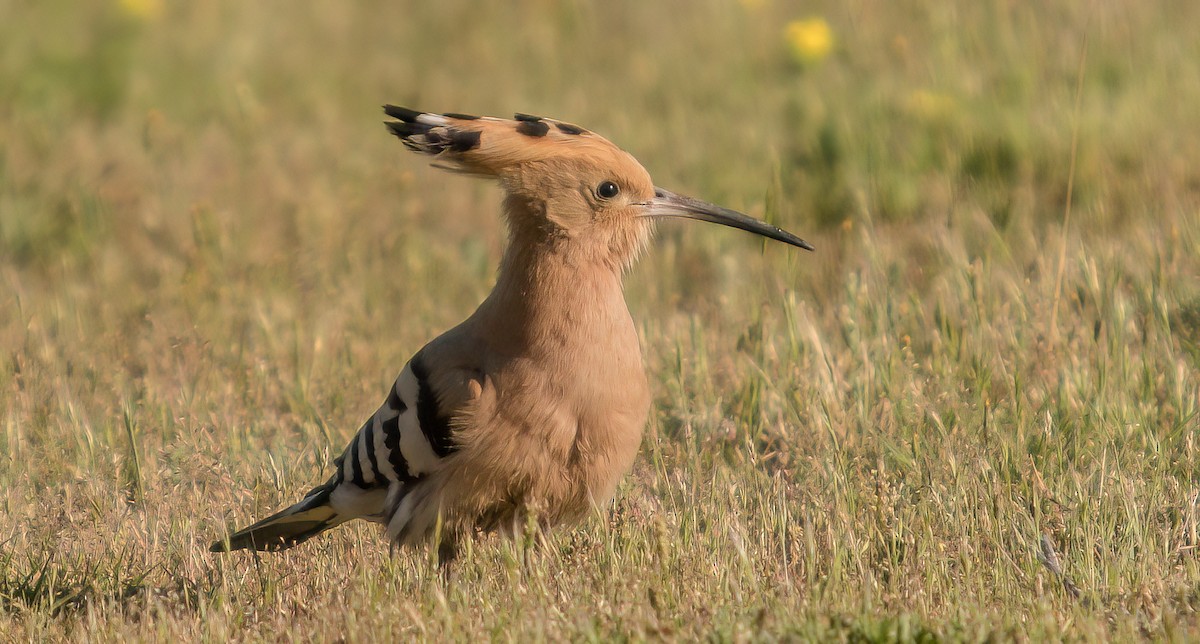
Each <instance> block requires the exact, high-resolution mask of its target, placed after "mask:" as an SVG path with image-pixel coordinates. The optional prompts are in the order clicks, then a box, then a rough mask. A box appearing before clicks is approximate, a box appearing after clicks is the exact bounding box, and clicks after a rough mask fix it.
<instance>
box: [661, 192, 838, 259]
mask: <svg viewBox="0 0 1200 644" xmlns="http://www.w3.org/2000/svg"><path fill="white" fill-rule="evenodd" d="M646 205H647V208H646V216H647V217H681V218H683V219H697V220H700V221H709V222H712V223H714V224H721V225H722V226H729V227H731V228H740V229H741V230H745V231H747V232H752V233H754V234H756V235H762V236H763V237H769V238H771V239H774V240H776V241H781V242H783V243H785V244H791V245H792V246H796V247H798V248H803V249H804V250H816V249H814V248H813V246H812V244H810V243H808V242H806V241H804V240H803V239H800V238H799V237H797V236H795V235H793V234H791V233H789V232H788V231H786V230H784V229H782V228H779V227H777V226H772V225H771V224H768V223H766V222H762V221H759V220H757V219H755V218H753V217H748V216H746V215H743V214H742V213H740V212H738V211H736V210H730V209H728V208H722V207H721V206H715V205H713V204H710V203H707V202H704V201H700V200H699V199H693V198H691V197H686V196H684V195H677V194H675V193H674V192H671V191H670V190H664V189H663V188H658V187H656V188H654V199H651V200H650V201H649V202H648V203H647V204H646Z"/></svg>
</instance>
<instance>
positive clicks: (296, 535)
mask: <svg viewBox="0 0 1200 644" xmlns="http://www.w3.org/2000/svg"><path fill="white" fill-rule="evenodd" d="M336 486H337V484H336V483H335V482H334V481H332V480H331V481H329V482H328V483H326V484H325V485H322V486H320V487H316V488H313V490H312V491H311V492H309V493H308V494H307V495H305V497H304V500H302V501H300V502H299V503H297V504H295V505H293V506H291V507H289V508H287V509H285V510H282V511H280V512H277V513H276V514H273V515H271V516H269V517H267V518H265V519H263V520H262V521H259V522H258V523H255V524H254V525H252V526H250V527H248V528H243V529H241V530H238V531H237V532H235V533H233V534H232V535H230V536H229V538H228V539H223V540H221V541H217V542H214V543H213V544H212V545H211V546H209V550H210V551H212V552H230V551H233V550H245V549H247V548H249V549H253V550H287V549H288V548H291V547H292V546H296V545H299V544H301V543H304V542H305V541H308V540H309V539H311V538H313V537H315V536H317V535H318V534H321V533H322V532H324V531H326V530H328V529H330V528H333V527H335V526H338V525H341V524H342V523H345V522H346V521H349V520H350V519H352V518H354V517H353V516H351V515H343V514H339V513H338V511H337V510H335V509H334V507H333V505H332V504H331V503H330V496H331V494H332V493H333V490H334V488H335V487H336Z"/></svg>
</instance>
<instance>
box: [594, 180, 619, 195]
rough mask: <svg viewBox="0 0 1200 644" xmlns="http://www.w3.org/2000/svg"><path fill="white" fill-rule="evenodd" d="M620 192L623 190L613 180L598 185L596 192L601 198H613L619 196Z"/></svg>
mask: <svg viewBox="0 0 1200 644" xmlns="http://www.w3.org/2000/svg"><path fill="white" fill-rule="evenodd" d="M618 192H621V189H620V188H618V187H617V184H615V183H613V182H611V181H605V182H604V183H602V184H600V185H599V186H597V187H596V194H597V195H598V196H599V197H600V198H601V199H612V198H613V197H615V196H617V193H618Z"/></svg>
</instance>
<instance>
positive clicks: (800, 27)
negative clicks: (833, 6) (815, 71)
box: [784, 18, 833, 65]
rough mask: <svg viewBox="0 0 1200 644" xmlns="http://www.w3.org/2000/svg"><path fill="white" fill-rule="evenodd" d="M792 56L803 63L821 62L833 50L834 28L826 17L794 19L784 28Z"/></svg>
mask: <svg viewBox="0 0 1200 644" xmlns="http://www.w3.org/2000/svg"><path fill="white" fill-rule="evenodd" d="M784 37H785V38H786V39H787V44H788V47H789V48H790V49H791V50H792V57H793V58H795V59H796V62H799V63H800V64H802V65H812V64H815V63H819V62H821V61H822V60H824V58H825V57H826V56H828V55H829V52H830V51H832V50H833V30H832V29H830V28H829V23H828V22H825V19H824V18H808V19H807V20H793V21H791V22H789V23H788V24H787V27H785V28H784Z"/></svg>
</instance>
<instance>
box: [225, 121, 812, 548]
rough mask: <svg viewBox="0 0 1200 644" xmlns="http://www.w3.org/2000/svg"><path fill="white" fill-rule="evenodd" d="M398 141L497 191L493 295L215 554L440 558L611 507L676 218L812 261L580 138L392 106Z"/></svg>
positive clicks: (631, 448) (541, 125) (780, 236)
mask: <svg viewBox="0 0 1200 644" xmlns="http://www.w3.org/2000/svg"><path fill="white" fill-rule="evenodd" d="M384 111H385V113H386V114H387V115H388V116H390V117H392V118H394V119H396V120H394V121H390V122H387V123H386V125H387V127H388V128H389V129H390V130H391V132H392V134H394V135H396V136H397V137H399V138H400V141H401V142H402V143H403V144H404V145H405V147H407V148H408V149H410V150H412V151H414V152H419V153H422V154H426V155H429V156H431V157H433V165H434V166H436V167H439V168H444V169H447V170H451V171H454V172H460V173H465V174H472V175H477V176H482V177H491V178H493V179H496V180H498V181H499V183H500V185H501V186H502V188H503V189H504V192H505V196H504V205H503V213H504V218H505V220H506V221H507V224H508V233H509V235H508V245H507V247H506V250H505V252H504V256H503V260H502V261H501V263H500V270H499V274H498V277H497V280H496V285H495V287H494V289H493V290H492V292H491V294H490V295H488V297H487V298H486V299H485V300H484V301H483V303H482V304H480V305H479V308H478V309H477V310H476V311H475V313H474V314H472V315H471V316H470V317H468V318H467V319H466V321H464V322H463V323H461V324H459V325H458V326H456V327H454V328H452V329H450V330H449V331H447V332H445V333H444V334H442V335H440V336H438V337H437V338H435V339H434V340H433V341H431V342H430V343H429V344H427V345H425V347H424V348H422V349H421V350H420V351H418V352H417V354H416V355H415V356H413V357H412V359H411V360H409V361H408V364H406V365H404V368H403V369H402V370H401V371H400V375H399V377H398V378H397V379H396V381H395V384H394V385H393V386H392V388H391V390H390V391H389V392H388V394H387V399H386V400H385V401H384V402H383V405H382V406H380V407H379V409H378V410H377V411H376V412H375V414H374V415H373V416H371V418H369V419H368V420H367V421H366V422H365V423H364V424H363V426H362V428H361V429H359V431H358V434H357V435H355V436H354V438H353V439H352V440H351V441H350V445H349V446H348V447H347V448H346V450H345V452H343V453H342V455H341V456H340V457H338V458H337V459H335V461H334V466H335V468H336V471H335V472H334V474H333V476H332V477H330V478H329V480H328V481H326V482H325V483H324V484H323V485H320V486H318V487H316V488H313V490H312V491H310V492H309V493H308V494H307V495H305V496H304V498H303V499H302V500H301V501H300V502H299V503H296V504H295V505H293V506H291V507H289V508H287V509H284V510H283V511H281V512H279V513H277V514H274V515H272V516H270V517H268V518H266V519H263V520H262V521H259V522H258V523H255V524H254V525H251V526H250V527H248V528H245V529H242V530H239V531H237V532H235V533H233V534H232V535H229V536H228V537H227V538H225V539H222V540H220V541H217V542H216V543H214V544H213V545H212V547H211V550H213V551H230V550H240V549H246V548H253V549H256V550H283V549H286V548H291V547H292V546H295V545H298V544H300V543H303V542H305V541H307V540H309V539H311V538H313V537H315V536H317V535H318V534H321V533H322V532H325V531H326V530H329V529H330V528H333V527H334V526H337V525H339V524H341V523H344V522H346V521H349V520H351V519H356V518H361V519H367V520H370V521H375V522H379V523H382V524H384V525H385V526H386V530H387V535H388V537H390V539H391V541H392V543H393V544H395V545H400V546H406V545H414V544H418V543H422V542H429V541H431V540H435V539H436V541H437V543H436V544H434V545H435V546H436V547H438V552H439V558H440V560H441V561H443V562H446V561H448V560H450V559H452V558H453V556H454V552H455V544H456V543H457V542H458V541H459V540H460V539H462V538H465V537H469V536H470V535H472V534H474V533H477V532H491V531H499V532H501V533H508V534H511V533H512V532H513V531H514V530H517V529H520V528H521V527H522V526H523V525H524V524H525V522H526V521H527V520H531V519H532V520H534V521H536V523H537V525H539V526H542V527H549V526H553V525H556V524H562V523H567V522H572V521H576V520H579V519H581V518H583V517H584V516H585V515H587V514H588V512H589V511H591V510H593V509H595V508H598V507H600V506H601V505H602V504H604V503H606V502H608V501H609V499H611V498H612V496H613V494H614V492H615V490H616V487H617V484H618V483H619V482H620V480H621V478H622V477H623V476H624V475H625V474H626V473H627V472H628V471H629V469H630V467H631V466H632V464H633V460H634V456H635V455H636V453H637V450H638V447H639V445H640V443H641V439H642V431H643V428H644V426H645V425H646V419H647V415H648V413H649V410H650V388H649V384H648V382H647V379H646V374H645V371H644V369H643V366H642V355H641V347H640V345H639V343H638V336H637V332H636V330H635V329H634V324H633V320H632V319H631V317H630V315H629V310H628V308H627V307H626V304H625V296H624V293H623V292H622V277H623V275H624V273H625V271H626V269H628V268H629V266H630V265H631V264H632V263H633V261H634V259H635V258H636V257H637V255H638V254H639V252H641V250H642V249H643V248H644V247H645V246H646V245H647V242H648V241H649V239H650V236H651V233H652V229H653V226H652V224H653V222H654V220H656V219H659V218H666V217H683V218H688V219H698V220H702V221H708V222H714V223H718V224H724V225H726V226H732V227H734V228H740V229H742V230H745V231H749V232H752V233H757V234H759V235H763V236H765V237H768V238H771V239H775V240H778V241H781V242H784V243H787V244H791V245H792V246H796V247H799V248H803V249H806V250H813V247H812V246H811V245H809V243H808V242H806V241H804V240H803V239H800V238H799V237H796V236H795V235H793V234H791V233H789V232H787V231H784V230H782V229H780V228H777V227H775V226H771V225H769V224H766V223H764V222H761V221H758V220H756V219H753V218H751V217H749V216H746V215H744V214H742V213H739V212H736V211H733V210H729V209H726V208H722V207H719V206H715V205H712V204H709V203H705V202H703V201H699V200H697V199H693V198H690V197H685V196H682V195H677V194H675V193H673V192H669V191H667V190H664V189H662V188H656V187H655V186H654V183H653V182H651V180H650V175H649V174H648V173H647V172H646V170H645V169H644V168H642V166H641V164H639V163H638V162H637V160H636V159H634V158H633V157H632V156H631V155H629V154H628V153H626V152H624V151H622V150H621V149H620V148H618V147H616V146H615V145H613V144H612V143H609V142H608V141H607V140H605V139H604V138H602V137H601V136H599V135H597V134H595V133H593V132H590V131H588V130H585V129H583V128H581V127H579V126H576V125H571V124H570V123H564V122H562V121H556V120H552V119H546V118H539V117H534V116H529V115H525V114H517V115H516V117H515V118H514V119H513V120H508V119H499V118H487V117H483V118H481V117H475V116H468V115H464V114H431V113H426V112H417V111H413V110H410V109H406V108H402V107H396V106H392V105H388V106H385V107H384Z"/></svg>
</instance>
